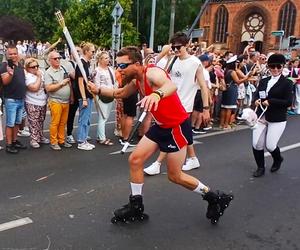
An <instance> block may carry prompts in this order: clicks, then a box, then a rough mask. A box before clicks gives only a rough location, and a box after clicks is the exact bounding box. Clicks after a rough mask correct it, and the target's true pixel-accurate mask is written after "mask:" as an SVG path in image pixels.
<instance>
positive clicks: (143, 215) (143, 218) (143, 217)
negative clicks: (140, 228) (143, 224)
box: [138, 214, 149, 221]
mask: <svg viewBox="0 0 300 250" xmlns="http://www.w3.org/2000/svg"><path fill="white" fill-rule="evenodd" d="M148 219H149V216H148V215H147V214H142V215H141V216H139V217H138V220H139V221H143V220H148Z"/></svg>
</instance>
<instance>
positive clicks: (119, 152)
mask: <svg viewBox="0 0 300 250" xmlns="http://www.w3.org/2000/svg"><path fill="white" fill-rule="evenodd" d="M193 144H203V142H201V141H195V140H194V142H193ZM120 146H122V145H120ZM134 149H135V147H129V148H127V150H126V152H125V153H131V152H132V151H133V150H134ZM116 154H121V150H118V151H114V152H111V153H110V155H116Z"/></svg>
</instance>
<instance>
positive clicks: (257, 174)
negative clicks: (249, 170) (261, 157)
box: [253, 168, 265, 177]
mask: <svg viewBox="0 0 300 250" xmlns="http://www.w3.org/2000/svg"><path fill="white" fill-rule="evenodd" d="M264 174H265V169H264V168H258V169H256V171H254V172H253V177H261V176H263V175H264Z"/></svg>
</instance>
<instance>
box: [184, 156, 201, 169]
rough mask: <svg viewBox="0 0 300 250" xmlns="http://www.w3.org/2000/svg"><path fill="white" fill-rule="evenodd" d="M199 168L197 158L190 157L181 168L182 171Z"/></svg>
mask: <svg viewBox="0 0 300 250" xmlns="http://www.w3.org/2000/svg"><path fill="white" fill-rule="evenodd" d="M199 167H200V163H199V161H198V158H197V157H192V158H187V159H186V163H185V164H184V165H183V166H182V170H184V171H188V170H192V169H195V168H199Z"/></svg>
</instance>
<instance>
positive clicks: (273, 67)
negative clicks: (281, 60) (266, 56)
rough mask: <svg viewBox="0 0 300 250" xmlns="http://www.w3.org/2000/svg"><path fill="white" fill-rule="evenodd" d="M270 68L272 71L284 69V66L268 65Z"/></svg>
mask: <svg viewBox="0 0 300 250" xmlns="http://www.w3.org/2000/svg"><path fill="white" fill-rule="evenodd" d="M268 67H269V68H270V69H275V68H276V69H282V65H281V64H268Z"/></svg>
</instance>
